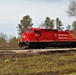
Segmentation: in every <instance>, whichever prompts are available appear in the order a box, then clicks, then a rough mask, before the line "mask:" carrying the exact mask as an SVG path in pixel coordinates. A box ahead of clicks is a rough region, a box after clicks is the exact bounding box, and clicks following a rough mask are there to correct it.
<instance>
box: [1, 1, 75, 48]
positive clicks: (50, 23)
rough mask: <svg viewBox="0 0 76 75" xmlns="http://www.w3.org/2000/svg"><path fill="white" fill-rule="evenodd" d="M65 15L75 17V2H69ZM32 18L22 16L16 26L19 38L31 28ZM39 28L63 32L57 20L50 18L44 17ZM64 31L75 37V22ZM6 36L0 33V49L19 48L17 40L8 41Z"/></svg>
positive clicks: (14, 38) (59, 21)
mask: <svg viewBox="0 0 76 75" xmlns="http://www.w3.org/2000/svg"><path fill="white" fill-rule="evenodd" d="M67 13H68V15H69V16H72V17H74V18H75V17H76V0H71V1H70V4H69V6H68V9H67ZM32 27H33V23H32V18H31V17H30V15H26V16H24V17H23V18H22V19H21V20H20V24H18V26H17V29H18V35H19V36H20V35H21V34H22V33H23V32H24V31H26V29H27V28H32ZM39 27H40V28H45V29H54V28H55V29H58V30H63V29H64V25H63V23H62V22H61V20H60V19H59V18H56V19H55V20H54V19H50V17H48V16H47V17H46V18H45V20H44V21H43V22H42V23H41V24H40V25H39ZM65 29H66V30H69V31H72V32H73V33H74V34H75V35H76V20H75V21H73V23H72V24H70V25H67V26H66V28H65ZM7 38H8V37H7V35H6V34H4V33H0V49H9V48H19V47H18V38H16V37H11V38H10V39H9V40H8V39H7Z"/></svg>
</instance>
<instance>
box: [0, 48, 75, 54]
mask: <svg viewBox="0 0 76 75" xmlns="http://www.w3.org/2000/svg"><path fill="white" fill-rule="evenodd" d="M53 51H76V48H51V49H26V50H0V54H15V53H38V52H53Z"/></svg>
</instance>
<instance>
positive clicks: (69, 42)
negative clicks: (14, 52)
mask: <svg viewBox="0 0 76 75" xmlns="http://www.w3.org/2000/svg"><path fill="white" fill-rule="evenodd" d="M73 36H74V35H73V33H71V32H69V31H60V30H56V29H41V28H28V29H27V31H26V32H24V33H22V35H21V37H20V38H19V41H18V44H19V46H20V47H26V48H46V47H76V40H75V39H74V37H73Z"/></svg>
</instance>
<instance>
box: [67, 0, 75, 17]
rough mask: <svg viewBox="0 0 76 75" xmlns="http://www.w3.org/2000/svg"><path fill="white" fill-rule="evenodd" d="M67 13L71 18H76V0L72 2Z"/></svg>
mask: <svg viewBox="0 0 76 75" xmlns="http://www.w3.org/2000/svg"><path fill="white" fill-rule="evenodd" d="M67 12H68V14H69V16H73V17H75V16H76V0H71V2H70V4H69V8H68V11H67Z"/></svg>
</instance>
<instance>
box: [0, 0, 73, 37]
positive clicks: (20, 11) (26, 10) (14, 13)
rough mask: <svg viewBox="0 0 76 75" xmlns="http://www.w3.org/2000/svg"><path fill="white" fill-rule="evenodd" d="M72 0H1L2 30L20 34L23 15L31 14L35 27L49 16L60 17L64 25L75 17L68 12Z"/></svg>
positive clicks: (0, 23)
mask: <svg viewBox="0 0 76 75" xmlns="http://www.w3.org/2000/svg"><path fill="white" fill-rule="evenodd" d="M69 3H70V0H0V32H3V33H5V34H8V35H14V36H18V35H17V34H18V31H17V26H18V24H19V23H20V20H21V19H22V17H24V16H26V15H30V17H31V18H32V21H33V24H34V27H38V25H40V24H41V23H42V22H43V21H44V20H45V18H46V17H47V16H48V17H50V18H51V19H56V18H57V17H58V18H60V20H61V21H62V23H63V25H64V27H66V25H68V24H71V23H72V21H73V20H74V18H72V17H69V16H68V14H67V13H66V11H67V8H68V5H69Z"/></svg>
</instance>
